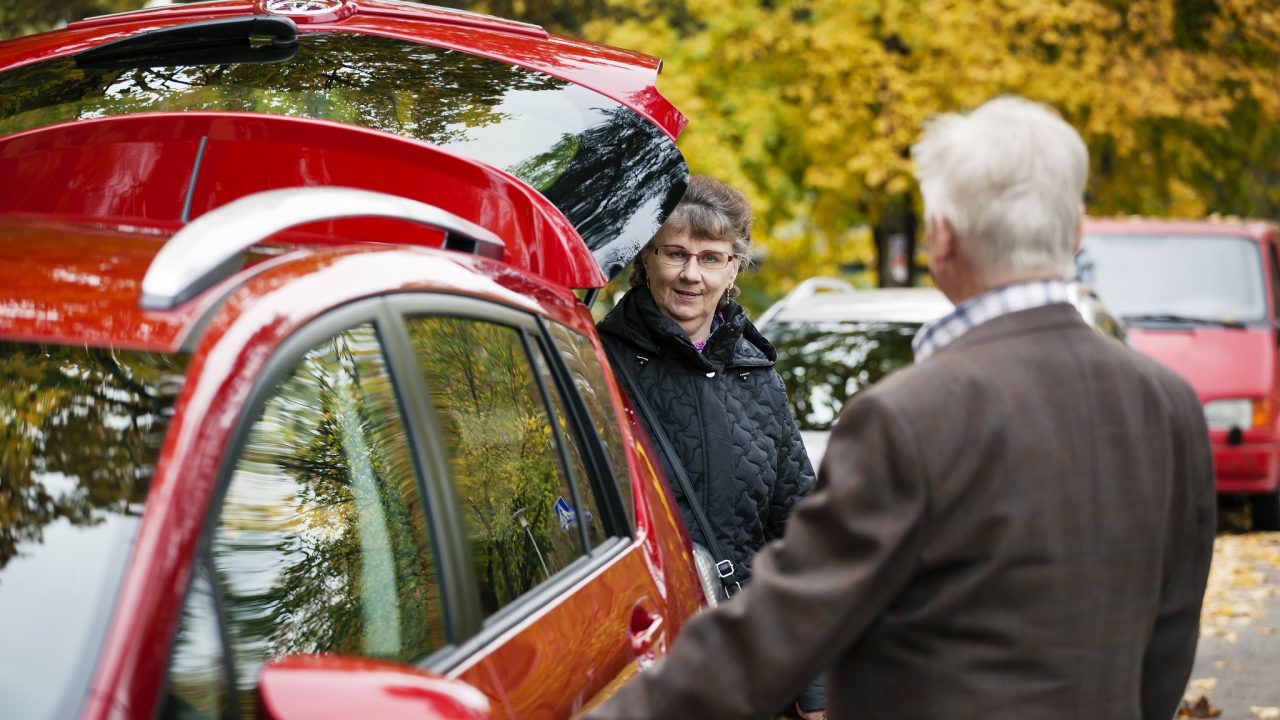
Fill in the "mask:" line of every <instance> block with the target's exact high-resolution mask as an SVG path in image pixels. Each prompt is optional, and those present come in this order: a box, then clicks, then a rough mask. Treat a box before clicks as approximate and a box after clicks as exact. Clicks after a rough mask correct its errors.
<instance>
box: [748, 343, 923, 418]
mask: <svg viewBox="0 0 1280 720" xmlns="http://www.w3.org/2000/svg"><path fill="white" fill-rule="evenodd" d="M919 329H920V325H919V324H918V323H883V322H823V323H806V322H776V323H770V324H769V325H768V326H767V327H766V328H765V329H764V330H763V332H764V334H765V335H766V336H767V337H768V338H769V341H770V342H772V343H773V345H774V347H775V348H776V349H777V351H778V362H777V365H776V366H775V367H776V368H777V370H778V373H779V374H780V375H781V376H782V380H783V382H784V383H786V386H787V393H788V395H789V396H790V399H791V411H792V413H793V414H794V415H795V418H796V423H797V424H798V425H799V426H800V429H801V430H802V431H812V430H830V429H831V426H832V425H833V424H834V423H835V420H836V416H837V415H839V414H840V409H841V408H842V407H844V404H845V401H847V400H848V399H849V398H850V397H852V396H853V394H854V393H856V392H858V391H859V390H862V389H863V388H866V387H868V386H870V385H871V384H872V383H874V382H876V381H878V380H880V379H881V378H883V377H884V376H886V375H888V374H889V373H891V372H893V371H894V370H897V369H898V368H901V367H904V366H906V365H910V364H911V361H912V359H913V357H914V356H913V355H912V352H911V338H912V337H914V336H915V334H916V330H919Z"/></svg>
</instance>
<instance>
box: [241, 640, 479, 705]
mask: <svg viewBox="0 0 1280 720" xmlns="http://www.w3.org/2000/svg"><path fill="white" fill-rule="evenodd" d="M258 704H259V712H260V715H261V716H262V717H267V718H271V719H272V720H300V719H301V718H310V719H311V720H323V719H326V718H332V719H333V720H337V719H338V718H343V719H346V718H354V717H370V718H382V719H383V720H400V719H401V718H404V719H405V720H408V718H431V719H433V720H489V717H490V716H489V699H488V698H487V697H485V695H484V693H482V692H480V691H479V690H477V689H475V688H474V687H472V686H471V685H468V684H467V683H464V682H462V681H460V680H447V679H445V678H442V677H439V676H437V675H432V674H431V673H428V672H425V671H423V670H419V669H417V668H414V667H409V666H406V665H397V664H394V663H389V662H383V661H380V660H368V659H365V658H352V657H342V656H338V655H291V656H289V657H285V658H282V659H280V660H277V661H275V662H272V663H268V664H267V665H266V666H265V667H263V668H262V672H261V673H260V674H259V675H258Z"/></svg>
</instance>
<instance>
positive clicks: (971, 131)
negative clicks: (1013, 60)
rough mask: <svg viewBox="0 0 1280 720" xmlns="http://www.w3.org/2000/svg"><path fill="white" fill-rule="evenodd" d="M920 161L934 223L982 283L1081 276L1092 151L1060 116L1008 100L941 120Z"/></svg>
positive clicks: (917, 156)
mask: <svg viewBox="0 0 1280 720" xmlns="http://www.w3.org/2000/svg"><path fill="white" fill-rule="evenodd" d="M911 156H912V159H913V160H914V161H915V165H916V178H917V179H918V180H919V182H920V194H921V195H922V196H923V197H924V208H925V218H926V221H930V220H934V219H938V220H943V219H945V220H946V221H948V222H950V223H951V227H952V228H953V229H954V230H955V233H956V236H957V237H958V238H959V242H960V244H961V247H962V248H964V251H965V253H966V255H967V256H968V258H969V259H970V261H971V263H972V269H973V271H974V273H976V274H977V276H978V277H979V278H980V279H981V280H983V281H985V282H987V283H988V284H990V285H992V286H995V285H999V284H1001V283H1003V282H1007V281H1008V280H1010V279H1012V278H1015V277H1018V276H1023V275H1026V274H1028V273H1047V274H1052V275H1061V276H1062V277H1063V279H1066V278H1069V277H1070V276H1071V275H1072V274H1073V273H1074V272H1075V238H1076V225H1077V223H1078V222H1079V219H1080V208H1081V203H1082V202H1083V196H1084V187H1085V182H1086V181H1087V179H1088V174H1089V150H1088V148H1086V147H1085V144H1084V140H1082V139H1081V138H1080V134H1079V133H1077V132H1076V131H1075V129H1074V128H1072V127H1071V126H1070V125H1068V124H1067V123H1066V122H1065V121H1064V120H1063V119H1062V118H1061V117H1060V116H1059V115H1058V114H1057V113H1055V112H1054V111H1053V110H1051V109H1049V108H1048V107H1046V106H1044V105H1041V104H1039V103H1035V102H1031V101H1029V100H1024V99H1022V98H1018V97H1000V98H996V99H995V100H991V101H989V102H987V103H985V104H984V105H982V106H980V107H979V108H977V109H976V110H974V111H972V112H970V113H968V114H965V115H960V114H946V115H941V116H939V117H936V118H933V119H931V120H929V121H928V122H927V123H926V124H925V133H924V137H923V138H921V139H920V141H919V142H918V143H916V144H915V146H913V147H912V148H911Z"/></svg>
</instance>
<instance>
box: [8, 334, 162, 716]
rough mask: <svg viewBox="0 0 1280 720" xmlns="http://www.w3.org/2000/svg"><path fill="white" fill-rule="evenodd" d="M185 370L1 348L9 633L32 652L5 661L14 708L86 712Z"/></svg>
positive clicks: (68, 351)
mask: <svg viewBox="0 0 1280 720" xmlns="http://www.w3.org/2000/svg"><path fill="white" fill-rule="evenodd" d="M185 365H186V359H185V357H180V356H170V355H163V354H157V353H146V352H131V351H123V350H105V349H95V348H86V347H65V346H47V345H46V346H40V345H29V344H25V343H16V342H0V480H2V481H3V482H0V638H4V644H5V645H6V646H8V647H18V648H23V651H22V652H13V653H5V654H3V655H0V697H3V698H4V712H5V713H6V714H9V715H11V716H12V717H26V718H44V717H62V716H67V715H74V714H75V710H76V706H75V705H72V706H69V707H68V706H64V703H78V702H79V701H80V699H81V698H83V695H84V688H85V687H86V686H87V683H88V681H89V675H90V673H91V672H92V662H91V658H94V657H97V654H98V652H97V650H98V646H99V644H100V643H101V642H102V637H103V634H104V633H105V629H106V620H107V613H109V612H110V609H111V603H109V602H103V598H111V597H114V596H115V593H116V589H117V588H118V586H119V583H120V579H121V577H122V575H123V572H124V567H125V563H126V561H127V559H128V554H129V550H130V547H131V544H132V541H133V538H134V535H135V534H136V532H137V528H138V524H139V519H140V517H141V514H142V504H143V502H144V501H145V499H146V495H147V491H148V490H149V488H150V486H151V479H152V476H153V475H154V473H155V462H156V459H157V458H158V456H159V452H160V446H161V444H162V443H163V441H164V435H165V432H166V430H167V429H168V425H169V420H170V418H171V417H172V413H173V405H174V402H175V399H176V397H177V394H178V391H179V390H180V389H181V387H182V379H183V372H184V371H185ZM32 618H57V622H33V621H32Z"/></svg>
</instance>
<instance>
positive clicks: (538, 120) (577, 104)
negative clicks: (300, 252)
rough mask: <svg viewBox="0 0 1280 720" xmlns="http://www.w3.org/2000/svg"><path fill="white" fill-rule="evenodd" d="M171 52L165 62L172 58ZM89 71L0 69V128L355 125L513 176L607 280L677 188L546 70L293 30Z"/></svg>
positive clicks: (654, 140)
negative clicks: (205, 115)
mask: <svg viewBox="0 0 1280 720" xmlns="http://www.w3.org/2000/svg"><path fill="white" fill-rule="evenodd" d="M170 57H172V58H173V59H172V60H170ZM161 61H163V62H173V63H175V64H173V65H166V66H158V65H157V66H152V67H143V68H137V67H133V68H123V69H122V68H95V67H90V65H91V63H88V62H85V63H78V62H77V60H76V58H75V57H74V56H72V57H63V58H57V59H53V60H47V61H44V62H39V63H35V64H32V65H28V66H24V67H20V68H17V69H14V70H10V71H8V72H5V73H0V135H4V134H8V133H13V132H18V131H22V130H29V129H32V128H38V127H43V126H46V125H51V124H55V123H61V122H68V121H74V120H83V119H90V118H101V117H108V116H113V115H124V114H132V113H141V112H156V111H181V110H204V111H239V112H258V113H271V114H278V115H292V116H299V117H310V118H316V119H322V120H330V121H334V122H341V123H348V124H353V125H360V126H364V127H368V128H372V129H375V130H381V131H385V132H388V133H394V134H397V135H402V136H407V137H411V138H415V139H418V140H422V141H425V142H428V143H431V144H433V145H437V146H440V147H445V148H448V149H450V150H453V151H455V152H458V153H460V154H462V155H465V156H467V157H470V158H473V159H476V160H480V161H483V162H486V163H488V164H490V165H493V166H495V167H498V168H501V169H503V170H506V171H507V172H509V173H511V174H513V175H515V176H516V177H519V178H520V179H522V180H524V181H525V182H527V183H529V184H530V185H532V186H533V187H534V188H536V189H538V190H539V191H540V192H542V193H543V194H544V195H545V196H546V197H547V198H548V199H549V200H550V201H551V202H552V203H554V204H555V205H556V206H557V207H558V208H559V209H560V210H561V212H563V213H564V214H565V215H566V216H567V217H568V218H569V220H570V221H571V222H572V223H573V224H574V226H575V227H576V228H577V230H578V232H579V233H580V234H581V235H582V237H583V240H584V241H586V243H587V246H588V247H589V248H591V250H592V252H593V253H594V254H595V256H596V259H597V261H598V262H599V263H600V265H601V267H602V268H603V269H604V270H605V272H606V273H607V274H608V275H609V276H610V277H612V276H614V275H616V274H617V273H618V272H619V271H620V270H621V269H622V267H623V266H625V265H626V263H627V262H629V261H630V258H631V257H633V256H634V255H635V253H636V251H637V250H638V249H639V248H640V247H642V246H643V245H644V243H646V242H648V240H649V238H650V237H651V236H652V235H653V233H654V232H655V231H656V230H657V228H658V226H659V225H661V223H662V220H664V219H665V218H666V215H667V213H668V212H669V211H670V210H671V208H672V207H673V206H674V204H675V202H676V201H678V200H679V198H680V196H681V195H682V194H683V192H684V183H685V179H686V177H687V173H688V170H687V167H686V165H685V163H684V159H683V157H682V156H681V155H680V152H679V151H678V150H677V149H676V147H675V144H674V142H673V141H672V140H671V138H669V137H667V136H666V135H665V134H664V133H663V132H662V131H661V130H659V129H658V128H657V127H656V126H654V125H653V124H652V123H651V122H649V121H648V120H646V119H644V118H643V117H641V116H640V115H638V114H636V113H635V112H634V111H632V110H631V109H630V108H627V107H626V106H624V105H622V104H620V103H618V102H616V101H614V100H612V99H610V98H607V97H605V96H603V95H600V94H599V93H596V92H594V91H591V90H588V89H586V88H583V87H580V86H577V85H573V84H572V83H569V82H567V81H565V80H561V79H559V78H555V77H552V76H550V75H547V74H545V73H541V72H537V71H534V70H529V69H525V68H521V67H516V66H512V65H509V64H507V63H504V62H500V61H497V60H490V59H487V58H481V57H476V56H474V55H469V54H467V53H463V52H459V51H455V50H449V49H444V48H438V47H434V46H430V45H422V44H419V43H413V42H407V41H404V40H397V39H392V38H383V37H375V36H370V35H359V34H353V33H320V34H303V35H300V36H299V38H298V50H297V52H296V53H295V54H294V55H293V56H292V57H290V58H288V59H286V60H283V61H279V62H270V63H237V64H225V65H199V64H190V65H183V64H181V62H182V59H181V54H180V53H179V54H176V55H175V54H173V53H168V54H165V55H164V56H163V60H156V61H152V62H161Z"/></svg>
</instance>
